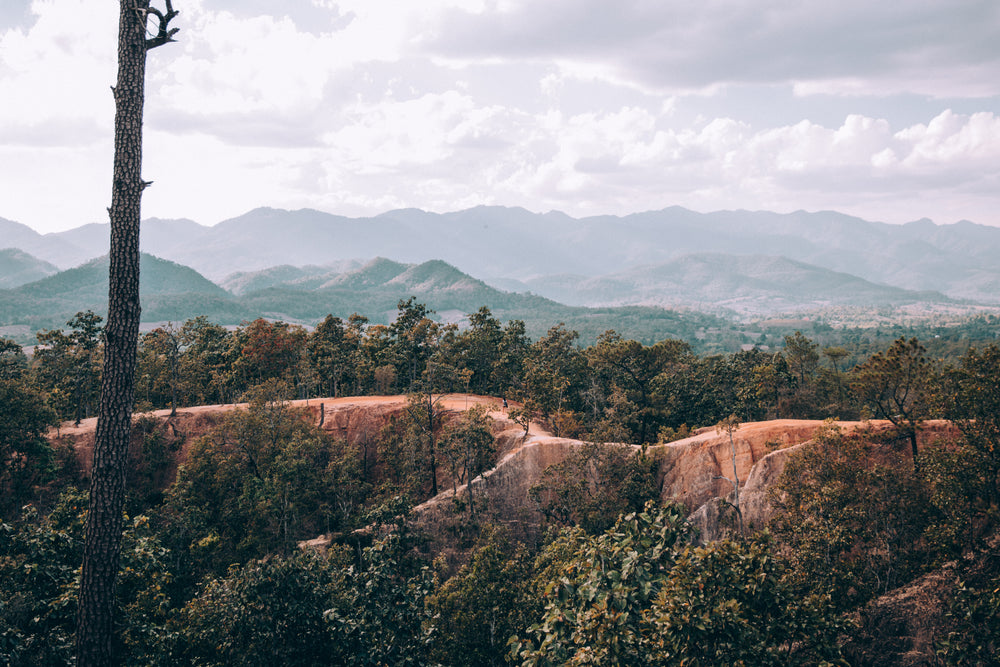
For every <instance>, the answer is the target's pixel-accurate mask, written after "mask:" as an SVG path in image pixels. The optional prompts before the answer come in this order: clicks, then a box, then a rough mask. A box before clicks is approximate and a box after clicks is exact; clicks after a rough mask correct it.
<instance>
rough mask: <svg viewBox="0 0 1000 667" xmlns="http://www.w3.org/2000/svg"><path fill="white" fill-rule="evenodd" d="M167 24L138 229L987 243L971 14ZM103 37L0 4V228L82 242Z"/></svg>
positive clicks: (410, 9) (441, 9) (342, 14)
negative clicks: (169, 223)
mask: <svg viewBox="0 0 1000 667" xmlns="http://www.w3.org/2000/svg"><path fill="white" fill-rule="evenodd" d="M163 3H164V0H153V5H154V6H157V7H163V6H164V5H163ZM174 8H175V9H178V10H179V11H180V12H181V13H180V15H179V16H178V17H177V18H176V19H175V21H174V23H173V24H172V25H173V26H175V27H178V28H180V32H179V33H178V35H177V40H178V41H177V43H174V44H168V45H165V46H163V47H160V48H157V49H155V50H153V51H150V53H149V60H148V63H147V71H146V106H145V124H144V130H145V141H144V162H143V178H144V179H145V180H151V181H153V182H154V185H153V186H152V187H151V188H149V189H147V190H146V191H145V194H144V196H143V216H144V217H160V218H190V219H192V220H195V221H197V222H200V223H202V224H206V225H212V224H215V223H217V222H220V221H222V220H225V219H228V218H231V217H235V216H238V215H240V214H242V213H244V212H246V211H248V210H250V209H252V208H255V207H258V206H271V207H276V208H287V209H298V208H315V209H319V210H322V211H327V212H330V213H336V214H341V215H348V216H365V215H375V214H378V213H381V212H384V211H388V210H392V209H398V208H409V207H414V208H421V209H424V210H428V211H436V212H447V211H455V210H461V209H465V208H470V207H473V206H478V205H502V206H521V207H524V208H526V209H529V210H532V211H536V212H546V211H550V210H559V211H564V212H566V213H568V214H570V215H573V216H588V215H602V214H614V215H626V214H629V213H634V212H640V211H647V210H656V209H662V208H666V207H668V206H674V205H678V206H684V207H686V208H690V209H693V210H696V211H702V212H707V211H716V210H732V209H748V210H772V211H778V212H791V211H796V210H808V211H818V210H836V211H841V212H843V213H847V214H850V215H857V216H860V217H863V218H865V219H868V220H877V221H883V222H889V223H904V222H908V221H911V220H917V219H920V218H925V217H926V218H930V219H932V220H934V221H935V222H937V223H940V224H951V223H954V222H957V221H959V220H963V219H967V220H971V221H973V222H978V223H982V224H988V225H995V226H1000V39H998V37H997V35H1000V2H997V1H996V0H902V1H900V2H871V0H837V1H836V2H831V1H830V0H797V1H790V0H420V1H419V2H412V1H409V0H281V1H278V0H175V4H174ZM117 30H118V3H117V2H113V1H112V0H100V1H97V2H95V1H94V0H2V2H0V217H4V218H7V219H10V220H15V221H17V222H21V223H23V224H26V225H29V226H30V227H33V228H34V229H36V230H38V231H40V232H43V233H44V232H53V231H61V230H65V229H69V228H73V227H77V226H79V225H82V224H85V223H89V222H106V221H107V213H106V208H107V206H108V205H109V204H110V198H111V164H112V152H113V123H114V104H113V100H112V98H111V93H110V86H111V85H113V84H114V82H115V72H116V63H115V57H116V53H115V50H116V41H117ZM0 245H2V243H0Z"/></svg>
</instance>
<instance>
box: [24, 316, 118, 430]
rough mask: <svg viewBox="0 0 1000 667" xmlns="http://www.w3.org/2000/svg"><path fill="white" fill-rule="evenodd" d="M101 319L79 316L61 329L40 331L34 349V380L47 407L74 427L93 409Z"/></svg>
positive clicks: (98, 373)
mask: <svg viewBox="0 0 1000 667" xmlns="http://www.w3.org/2000/svg"><path fill="white" fill-rule="evenodd" d="M100 324H101V318H100V317H99V316H97V315H95V314H94V313H93V312H91V311H89V310H88V311H85V312H79V313H77V314H76V316H75V317H73V319H71V320H69V321H68V322H67V323H66V325H67V326H69V327H70V332H69V333H68V334H67V333H65V332H64V331H63V330H62V329H55V330H53V331H42V332H40V333H39V334H38V347H36V348H35V357H34V360H35V378H36V379H37V381H38V382H39V384H40V385H41V387H42V388H43V389H45V390H46V391H47V392H48V394H49V405H51V406H53V407H54V408H55V409H56V410H58V412H59V416H60V417H62V418H63V419H74V420H75V421H76V423H77V424H79V423H80V420H81V419H84V418H86V417H89V416H90V415H91V414H92V413H93V412H95V411H96V409H97V398H98V393H99V391H100V380H101V354H100V352H101V350H100V334H101V326H100Z"/></svg>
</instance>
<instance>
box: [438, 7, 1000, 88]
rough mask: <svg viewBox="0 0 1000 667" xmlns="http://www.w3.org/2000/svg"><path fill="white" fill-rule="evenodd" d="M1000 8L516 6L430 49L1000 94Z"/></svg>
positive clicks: (688, 73) (467, 21) (476, 18)
mask: <svg viewBox="0 0 1000 667" xmlns="http://www.w3.org/2000/svg"><path fill="white" fill-rule="evenodd" d="M998 30H1000V6H998V5H997V4H996V3H990V2H982V1H981V0H955V1H954V2H920V3H870V2H867V1H862V0H843V1H842V2H836V3H830V2H826V1H825V0H807V1H804V2H795V3H788V2H784V1H783V0H760V1H759V2H745V1H744V0H710V1H706V2H687V1H686V0H667V1H655V0H622V1H621V2H616V3H608V2H605V1H604V0H550V1H549V2H545V3H537V2H528V1H527V0H518V1H517V2H511V3H507V5H506V7H505V8H504V9H503V10H500V9H495V10H494V11H492V12H489V13H476V14H473V13H462V12H458V11H455V12H452V13H451V14H450V15H449V16H448V18H447V20H446V22H444V23H443V24H442V25H441V26H440V27H439V29H438V31H437V32H436V33H435V34H434V38H433V39H432V40H429V41H427V43H426V44H425V48H426V49H427V50H428V51H430V52H433V53H438V54H440V55H442V56H446V57H450V58H454V59H456V60H469V59H474V58H501V59H545V60H552V59H554V60H559V61H567V62H569V63H574V64H581V63H582V64H591V65H594V64H597V65H598V67H596V68H594V70H593V71H595V72H598V71H602V70H603V71H604V72H605V73H606V74H605V75H606V76H609V77H613V78H615V79H617V80H618V81H620V82H623V83H629V82H630V83H636V84H641V85H643V86H647V87H649V88H651V89H655V90H661V91H662V90H667V91H681V92H684V91H692V90H704V89H709V88H711V87H712V86H716V85H720V84H731V83H736V82H742V83H747V82H753V83H759V84H772V83H784V84H796V85H797V86H798V90H799V92H800V93H802V94H812V93H816V92H825V93H830V92H838V93H848V94H859V93H866V94H887V93H889V92H915V93H919V94H925V95H932V96H948V95H966V94H972V95H996V94H997V93H998V92H1000V77H998V76H997V75H998V73H1000V49H998V48H997V46H996V35H997V33H998Z"/></svg>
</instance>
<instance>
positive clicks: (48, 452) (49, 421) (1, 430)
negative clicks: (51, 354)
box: [0, 378, 56, 520]
mask: <svg viewBox="0 0 1000 667" xmlns="http://www.w3.org/2000/svg"><path fill="white" fill-rule="evenodd" d="M55 421H56V415H55V412H54V411H53V410H51V409H50V408H49V407H48V406H47V405H46V404H45V398H44V397H43V396H42V395H41V394H40V393H38V392H37V391H35V390H34V389H32V388H31V387H30V386H28V385H27V384H26V383H25V382H24V381H23V380H19V379H14V378H0V520H2V519H3V518H4V517H8V516H10V515H11V514H12V513H13V512H14V511H16V510H17V509H18V508H19V507H20V506H21V504H23V503H26V502H28V501H29V500H31V498H32V497H33V495H34V493H35V492H36V490H37V487H38V485H40V484H42V483H44V482H45V481H47V480H48V479H50V478H51V477H52V474H53V473H54V472H55V453H54V451H53V449H52V446H51V445H50V444H49V442H48V440H46V439H45V431H46V429H47V428H48V427H49V426H50V425H53V424H55Z"/></svg>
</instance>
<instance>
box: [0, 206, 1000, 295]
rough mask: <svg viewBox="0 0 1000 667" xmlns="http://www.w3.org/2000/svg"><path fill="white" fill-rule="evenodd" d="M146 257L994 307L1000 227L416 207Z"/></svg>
mask: <svg viewBox="0 0 1000 667" xmlns="http://www.w3.org/2000/svg"><path fill="white" fill-rule="evenodd" d="M3 232H7V236H8V237H9V238H11V239H12V241H11V244H12V245H13V247H19V248H20V249H22V250H25V251H27V252H29V253H30V254H32V255H34V256H36V257H39V258H41V259H44V260H46V261H49V262H51V263H53V264H56V265H57V266H60V267H61V268H68V267H70V266H74V265H76V264H79V263H80V262H82V261H84V260H86V259H90V258H92V257H95V256H97V255H100V254H103V253H104V252H106V248H107V228H106V226H104V225H86V226H84V227H79V228H77V229H74V230H70V231H67V232H60V233H57V234H47V235H44V236H42V235H39V234H35V233H34V232H32V231H31V230H30V229H28V228H26V227H24V226H23V225H17V223H13V222H10V221H3V220H0V233H3ZM142 244H143V250H144V251H145V252H149V253H151V254H154V255H156V256H158V257H164V258H166V259H170V260H172V261H175V262H179V263H181V264H184V265H186V266H191V267H192V268H194V269H196V270H197V271H199V272H200V273H202V274H203V275H205V276H207V277H208V278H210V279H212V280H222V279H223V278H225V277H226V276H227V275H229V274H232V273H235V272H241V271H243V272H246V271H258V270H262V269H267V268H269V267H274V266H280V265H291V266H302V265H318V266H324V265H329V264H331V263H334V262H342V261H345V260H366V259H367V258H371V257H375V256H383V257H391V258H393V259H395V260H397V261H401V262H405V263H418V264H419V263H422V262H425V261H428V260H432V259H440V260H443V261H445V262H447V263H449V264H451V265H453V266H455V267H457V268H458V269H459V270H461V271H463V272H466V273H469V274H472V275H475V276H476V277H478V278H480V279H483V280H486V281H487V282H492V281H494V280H498V279H514V280H520V281H526V280H532V279H536V278H539V277H543V276H549V275H562V274H575V275H581V276H586V277H591V278H593V277H597V276H605V275H608V274H615V273H618V272H621V271H628V270H630V269H634V268H635V267H637V266H643V265H649V266H659V265H662V264H664V263H665V262H668V261H671V260H674V259H676V258H678V257H682V256H684V255H693V254H700V253H706V252H712V253H720V254H724V255H732V256H741V255H767V256H775V257H785V258H787V259H790V260H794V261H798V262H804V263H807V264H811V265H814V266H817V267H821V268H824V269H828V270H830V271H837V272H842V273H847V274H851V275H853V276H857V277H859V278H862V279H864V280H867V281H869V282H873V283H880V284H885V285H889V286H892V287H897V288H901V289H905V290H912V291H928V290H930V291H937V292H941V293H942V294H945V295H947V296H949V297H951V298H959V299H972V300H978V301H986V302H991V303H996V302H997V301H998V299H1000V296H998V295H1000V266H998V265H997V262H996V257H998V256H1000V229H998V228H994V227H987V226H983V225H977V224H974V223H971V222H967V221H963V222H959V223H956V224H951V225H936V224H934V223H932V222H930V221H928V220H920V221H915V222H912V223H909V224H906V225H888V224H883V223H878V222H870V221H866V220H862V219H860V218H855V217H851V216H847V215H843V214H839V213H835V212H830V211H823V212H816V213H809V212H805V211H796V212H794V213H788V214H778V213H771V212H766V211H717V212H713V213H696V212H694V211H689V210H686V209H683V208H679V207H672V208H667V209H664V210H661V211H649V212H645V213H636V214H633V215H628V216H624V217H616V216H597V217H590V218H581V219H576V218H572V217H570V216H567V215H564V214H562V213H558V212H550V213H546V214H536V213H532V212H529V211H526V210H524V209H519V208H503V207H477V208H473V209H468V210H464V211H457V212H453V213H444V214H437V213H428V212H425V211H420V210H415V209H406V210H398V211H390V212H387V213H383V214H381V215H378V216H374V217H370V218H346V217H343V216H337V215H331V214H328V213H322V212H320V211H314V210H308V209H303V210H299V211H285V210H280V209H271V208H260V209H255V210H253V211H250V212H248V213H246V214H244V215H242V216H239V217H236V218H233V219H230V220H226V221H223V222H220V223H219V224H217V225H215V226H212V227H206V226H203V225H199V224H197V223H194V222H192V221H191V220H159V219H151V220H147V221H145V222H144V223H143V235H142Z"/></svg>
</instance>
